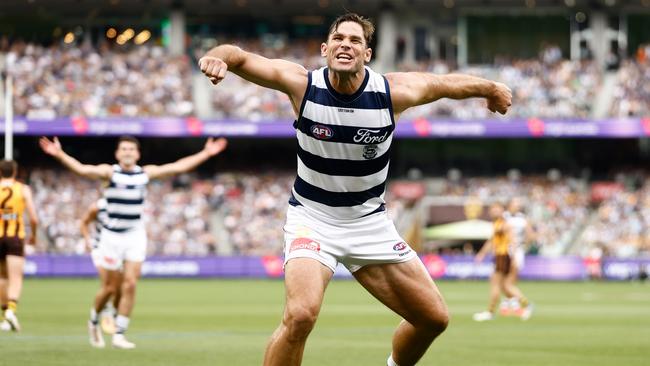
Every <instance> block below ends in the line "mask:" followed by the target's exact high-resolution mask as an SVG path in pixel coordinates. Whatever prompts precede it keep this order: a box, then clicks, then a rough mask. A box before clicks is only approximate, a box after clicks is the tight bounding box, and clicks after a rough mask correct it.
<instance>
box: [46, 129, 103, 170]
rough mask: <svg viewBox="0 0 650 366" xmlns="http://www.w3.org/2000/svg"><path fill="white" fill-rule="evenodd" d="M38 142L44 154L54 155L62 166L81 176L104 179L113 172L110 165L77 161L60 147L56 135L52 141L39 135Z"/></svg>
mask: <svg viewBox="0 0 650 366" xmlns="http://www.w3.org/2000/svg"><path fill="white" fill-rule="evenodd" d="M38 142H39V144H40V145H41V149H43V151H44V152H45V153H46V154H48V155H50V156H52V157H54V158H55V159H56V160H58V161H60V162H61V164H63V166H65V167H66V168H68V169H70V170H71V171H73V172H75V173H77V174H79V175H81V176H84V177H86V178H90V179H104V180H107V179H110V178H111V174H112V173H113V168H111V166H110V165H108V164H100V165H90V164H82V163H81V162H79V160H77V159H75V158H73V157H72V156H70V155H68V154H66V153H65V151H63V148H62V147H61V143H60V142H59V139H58V138H56V137H55V138H54V140H52V141H50V140H49V139H48V138H46V137H41V139H40V140H39V141H38Z"/></svg>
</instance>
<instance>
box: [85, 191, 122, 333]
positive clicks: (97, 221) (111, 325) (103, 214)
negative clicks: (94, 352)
mask: <svg viewBox="0 0 650 366" xmlns="http://www.w3.org/2000/svg"><path fill="white" fill-rule="evenodd" d="M106 206H108V203H107V202H106V199H105V198H100V199H98V200H97V201H96V202H93V203H92V204H91V205H90V207H88V210H87V211H86V213H85V214H84V217H83V218H82V219H81V226H80V228H79V230H80V231H81V235H82V236H83V238H84V242H85V243H86V250H87V251H89V252H90V258H91V259H92V261H93V265H94V266H95V268H97V273H98V274H99V282H100V286H101V287H100V289H99V291H98V292H97V294H96V295H95V297H101V296H103V295H104V294H105V293H110V296H109V301H108V302H107V303H106V306H105V307H104V309H103V310H102V312H101V316H100V318H101V326H102V330H103V331H104V333H108V334H114V333H115V316H117V313H116V311H117V307H118V306H119V304H120V284H121V283H122V275H121V272H119V275H117V276H112V277H109V276H108V271H107V270H106V269H104V268H103V267H102V266H101V251H100V249H99V241H100V239H101V234H102V227H103V225H104V223H107V222H108V212H107V211H106ZM91 226H92V228H91ZM109 280H110V281H109ZM111 299H112V300H113V301H110V300H111ZM95 301H97V299H95Z"/></svg>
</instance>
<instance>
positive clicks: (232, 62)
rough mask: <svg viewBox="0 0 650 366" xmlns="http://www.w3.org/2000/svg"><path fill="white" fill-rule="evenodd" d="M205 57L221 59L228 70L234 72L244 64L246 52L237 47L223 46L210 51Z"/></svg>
mask: <svg viewBox="0 0 650 366" xmlns="http://www.w3.org/2000/svg"><path fill="white" fill-rule="evenodd" d="M205 56H208V57H215V58H218V59H221V60H222V61H223V62H225V63H226V65H228V69H229V70H231V71H235V70H237V68H239V66H241V65H242V64H243V63H244V61H245V59H246V52H244V50H242V49H241V48H239V47H237V46H233V45H229V44H224V45H220V46H217V47H215V48H213V49H211V50H210V51H208V52H207V53H206V54H205Z"/></svg>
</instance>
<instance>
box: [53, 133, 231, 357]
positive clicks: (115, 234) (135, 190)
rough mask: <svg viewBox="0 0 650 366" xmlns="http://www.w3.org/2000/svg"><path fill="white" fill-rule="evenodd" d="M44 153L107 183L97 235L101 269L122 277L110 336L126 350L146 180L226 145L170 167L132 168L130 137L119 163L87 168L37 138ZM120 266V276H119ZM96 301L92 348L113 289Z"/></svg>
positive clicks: (142, 240) (134, 143)
mask: <svg viewBox="0 0 650 366" xmlns="http://www.w3.org/2000/svg"><path fill="white" fill-rule="evenodd" d="M40 145H41V148H42V149H43V151H45V152H46V153H47V154H49V155H51V156H53V157H54V158H56V159H57V160H59V161H60V162H61V163H62V164H63V165H64V166H65V167H66V168H68V169H70V170H71V171H73V172H75V173H77V174H79V175H81V176H84V177H87V178H90V179H97V180H102V181H105V182H106V183H108V186H107V188H105V189H104V198H105V199H106V203H107V206H106V212H107V216H108V217H107V221H106V222H105V223H103V225H102V232H101V237H100V246H99V248H100V256H101V261H100V266H101V267H103V268H104V269H106V271H107V278H108V280H107V281H109V282H110V283H114V282H113V279H114V278H115V277H117V276H120V275H123V280H122V282H121V285H120V286H121V298H120V303H119V306H118V309H117V314H118V315H117V317H116V319H115V325H116V327H117V329H116V332H115V335H113V341H112V344H113V347H116V348H123V349H131V348H135V344H133V343H132V342H129V341H128V340H127V339H126V337H125V336H124V333H125V332H126V330H127V328H128V326H129V321H130V316H131V311H132V310H133V306H134V304H135V289H136V284H137V282H138V279H139V278H140V272H141V269H142V262H143V261H144V260H145V256H146V253H147V236H146V232H145V228H144V223H143V221H142V213H143V209H144V199H145V195H146V186H147V183H149V180H151V179H157V178H163V177H167V176H172V175H175V174H180V173H184V172H187V171H190V170H192V169H194V168H196V167H197V166H199V165H200V164H201V163H203V162H205V161H206V160H208V159H209V158H210V157H212V156H215V155H217V154H219V153H221V152H222V151H223V150H224V149H225V148H226V145H227V142H226V140H225V139H223V138H220V139H218V140H215V139H212V138H210V139H208V141H207V142H206V143H205V147H204V148H203V150H201V151H200V152H198V153H196V154H194V155H190V156H188V157H185V158H182V159H180V160H178V161H176V162H174V163H170V164H164V165H145V166H144V167H141V166H139V165H137V163H138V160H140V144H139V142H138V140H136V139H135V138H133V137H129V136H126V137H122V138H120V139H119V141H118V143H117V149H116V151H115V159H116V160H117V162H118V164H115V165H109V164H101V165H88V164H82V163H80V162H79V161H78V160H77V159H75V158H73V157H71V156H70V155H68V154H66V153H65V152H64V151H63V149H62V148H61V144H60V143H59V140H58V139H57V138H56V137H55V138H54V140H53V141H52V140H49V139H47V138H45V137H42V138H41V139H40ZM120 268H122V273H120ZM102 289H103V291H100V292H99V293H98V294H97V296H96V298H95V304H94V307H93V308H92V309H91V312H90V321H89V322H88V331H89V333H90V344H91V345H92V346H93V347H97V348H103V347H104V346H105V344H104V338H103V336H102V332H101V330H100V329H99V326H98V323H99V317H98V314H99V312H101V311H102V309H104V306H105V305H106V303H107V302H108V300H109V298H110V296H111V294H112V293H113V291H111V290H110V288H104V287H102Z"/></svg>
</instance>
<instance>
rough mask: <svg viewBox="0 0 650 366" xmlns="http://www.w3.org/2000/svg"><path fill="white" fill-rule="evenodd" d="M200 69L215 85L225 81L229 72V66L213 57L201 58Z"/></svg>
mask: <svg viewBox="0 0 650 366" xmlns="http://www.w3.org/2000/svg"><path fill="white" fill-rule="evenodd" d="M199 68H200V69H201V72H202V73H203V74H205V76H207V77H208V79H210V81H211V82H212V84H214V85H217V84H218V83H219V82H220V81H221V80H223V78H225V77H226V71H228V65H227V64H226V63H225V62H223V60H222V59H220V58H216V57H211V56H204V57H201V59H200V60H199Z"/></svg>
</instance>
